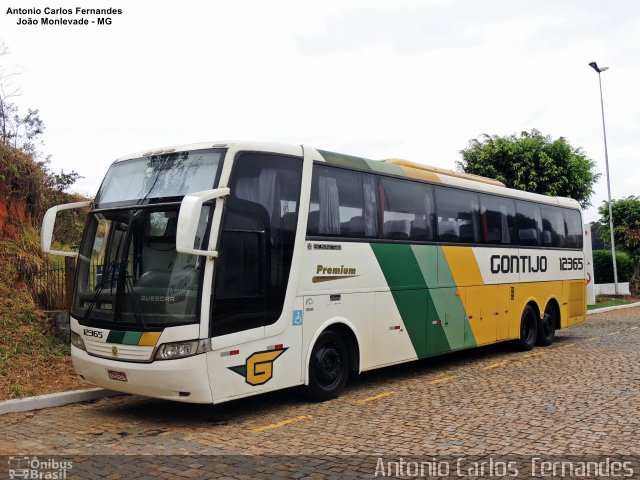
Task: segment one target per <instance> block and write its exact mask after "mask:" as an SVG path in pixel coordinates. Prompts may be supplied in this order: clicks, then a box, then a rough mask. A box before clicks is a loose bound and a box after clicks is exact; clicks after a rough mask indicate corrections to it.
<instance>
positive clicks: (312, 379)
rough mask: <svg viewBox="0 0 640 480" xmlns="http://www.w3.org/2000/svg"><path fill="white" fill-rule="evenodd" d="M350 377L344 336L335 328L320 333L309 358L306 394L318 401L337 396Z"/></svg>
mask: <svg viewBox="0 0 640 480" xmlns="http://www.w3.org/2000/svg"><path fill="white" fill-rule="evenodd" d="M348 379H349V352H348V350H347V346H346V343H345V341H344V339H343V338H342V336H341V335H340V334H339V333H338V332H335V331H333V330H325V331H324V332H322V333H321V334H320V336H319V337H318V340H317V341H316V343H315V345H314V346H313V350H312V352H311V359H310V360H309V385H307V387H306V392H305V393H306V395H307V397H308V398H310V399H311V400H314V401H316V402H324V401H325V400H330V399H332V398H336V397H337V396H338V395H340V393H341V392H342V390H344V387H345V385H346V384H347V380H348Z"/></svg>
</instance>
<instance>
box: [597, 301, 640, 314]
mask: <svg viewBox="0 0 640 480" xmlns="http://www.w3.org/2000/svg"><path fill="white" fill-rule="evenodd" d="M634 307H640V302H635V303H629V304H627V305H614V306H613V307H603V308H596V309H594V310H587V315H593V314H594V313H604V312H611V311H613V310H624V309H625V308H634Z"/></svg>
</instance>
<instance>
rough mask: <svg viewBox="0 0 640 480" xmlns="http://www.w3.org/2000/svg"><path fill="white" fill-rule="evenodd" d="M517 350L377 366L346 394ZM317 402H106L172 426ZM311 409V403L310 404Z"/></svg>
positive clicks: (297, 391) (280, 397) (295, 394)
mask: <svg viewBox="0 0 640 480" xmlns="http://www.w3.org/2000/svg"><path fill="white" fill-rule="evenodd" d="M574 340H575V338H573V337H572V336H571V335H563V336H558V337H556V340H555V342H556V343H557V344H560V345H561V344H563V343H571V342H573V341H574ZM510 354H513V355H517V354H518V351H517V349H516V347H515V346H514V344H513V343H512V342H502V343H497V344H493V345H487V346H483V347H478V348H472V349H467V350H460V351H457V352H451V353H447V354H443V355H438V356H435V357H430V358H424V359H420V360H416V361H413V362H408V363H402V364H399V365H392V366H388V367H384V368H380V369H377V370H373V371H369V372H363V373H362V374H360V375H353V376H352V377H351V379H350V380H349V383H348V384H347V387H346V389H345V392H344V393H343V397H339V398H338V399H337V400H336V401H340V400H341V399H342V398H344V396H345V395H350V394H351V395H356V396H362V395H359V393H358V392H359V391H362V392H365V391H368V390H370V389H371V388H372V387H375V388H389V389H392V388H393V386H394V384H396V383H398V382H403V381H406V380H412V379H415V378H417V377H427V376H429V375H433V374H443V373H445V372H451V371H452V370H456V369H460V368H461V367H466V366H473V365H480V364H483V363H487V362H490V361H494V360H496V359H497V358H501V359H502V358H505V355H507V359H508V356H509V355H510ZM309 405H316V404H315V403H314V402H310V401H309V400H307V399H306V398H305V397H304V395H303V394H302V392H301V388H300V387H294V388H288V389H284V390H279V391H275V392H268V393H264V394H260V395H257V396H253V397H248V398H241V399H238V400H233V401H230V402H227V403H222V404H219V405H201V404H192V403H182V402H172V401H168V400H158V399H153V398H145V397H139V396H130V397H126V400H124V401H120V402H117V403H116V404H108V405H105V406H103V407H102V409H103V410H105V411H107V412H108V413H109V414H111V415H115V416H117V417H119V418H120V419H121V420H123V421H124V422H127V421H135V422H148V423H155V424H156V426H158V424H162V426H164V427H167V428H172V427H177V426H192V425H198V426H202V427H206V426H224V425H233V424H237V423H238V422H239V421H242V420H250V419H251V418H253V417H255V416H256V415H260V416H263V415H265V414H274V413H277V412H278V411H289V412H288V414H289V415H291V412H290V410H291V409H292V408H293V409H294V410H298V408H297V407H303V408H306V407H307V406H309ZM307 410H308V408H307Z"/></svg>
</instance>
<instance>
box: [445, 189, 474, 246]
mask: <svg viewBox="0 0 640 480" xmlns="http://www.w3.org/2000/svg"><path fill="white" fill-rule="evenodd" d="M435 194H436V211H437V212H438V239H439V240H440V241H442V242H455V243H478V242H480V222H479V221H478V216H479V215H478V214H479V205H478V194H476V193H472V192H465V191H462V190H456V189H453V188H441V187H436V190H435Z"/></svg>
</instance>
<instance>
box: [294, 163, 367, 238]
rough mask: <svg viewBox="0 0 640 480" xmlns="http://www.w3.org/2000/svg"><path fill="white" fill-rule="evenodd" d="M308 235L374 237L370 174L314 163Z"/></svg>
mask: <svg viewBox="0 0 640 480" xmlns="http://www.w3.org/2000/svg"><path fill="white" fill-rule="evenodd" d="M307 235H310V236H329V237H356V238H361V237H377V236H378V220H377V201H376V191H375V178H374V177H373V175H368V174H366V173H360V172H349V171H347V170H342V169H338V168H332V167H325V166H320V165H314V167H313V179H312V182H311V200H310V205H309V218H308V220H307Z"/></svg>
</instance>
